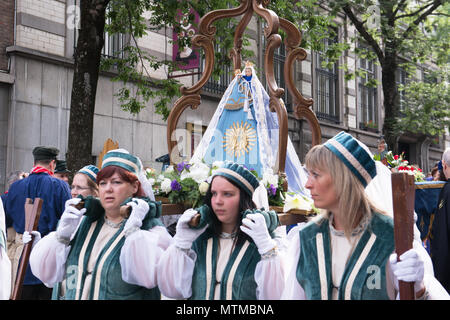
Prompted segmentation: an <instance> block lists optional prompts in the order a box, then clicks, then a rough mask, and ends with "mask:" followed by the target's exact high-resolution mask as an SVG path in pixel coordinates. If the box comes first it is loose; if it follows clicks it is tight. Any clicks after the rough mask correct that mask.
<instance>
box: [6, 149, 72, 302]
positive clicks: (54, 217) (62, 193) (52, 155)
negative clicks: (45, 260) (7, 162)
mask: <svg viewBox="0 0 450 320" xmlns="http://www.w3.org/2000/svg"><path fill="white" fill-rule="evenodd" d="M58 153H59V150H58V149H56V148H53V147H44V146H39V147H36V148H34V149H33V157H34V167H33V169H32V170H31V172H30V175H29V176H28V177H27V178H25V179H22V180H18V181H16V182H14V183H13V184H12V185H11V187H10V188H9V192H8V196H7V197H6V203H5V212H6V215H7V216H8V217H9V218H10V219H11V221H12V226H13V228H14V230H15V231H16V232H17V233H18V234H23V232H24V229H25V208H24V205H25V200H26V198H30V199H32V200H33V199H35V198H41V199H42V200H43V204H42V211H41V216H40V219H39V224H38V231H39V232H40V233H41V235H42V236H45V235H46V234H48V233H50V232H51V231H54V230H56V225H57V223H58V221H59V219H60V217H61V214H62V213H63V212H64V207H65V202H66V201H67V200H68V199H70V198H71V195H70V189H69V185H68V184H67V183H66V182H64V181H62V180H60V179H57V178H54V177H53V172H54V170H55V166H56V156H57V155H58ZM20 250H21V249H20ZM13 265H14V262H13ZM15 267H17V266H15ZM13 270H14V269H13ZM21 298H22V299H23V300H35V299H50V298H51V289H50V288H47V287H46V286H45V285H44V284H43V283H42V282H41V281H40V280H39V279H38V278H36V277H35V276H34V275H33V274H32V272H31V268H30V267H29V266H28V268H27V272H26V274H25V279H24V285H23V288H22V297H21Z"/></svg>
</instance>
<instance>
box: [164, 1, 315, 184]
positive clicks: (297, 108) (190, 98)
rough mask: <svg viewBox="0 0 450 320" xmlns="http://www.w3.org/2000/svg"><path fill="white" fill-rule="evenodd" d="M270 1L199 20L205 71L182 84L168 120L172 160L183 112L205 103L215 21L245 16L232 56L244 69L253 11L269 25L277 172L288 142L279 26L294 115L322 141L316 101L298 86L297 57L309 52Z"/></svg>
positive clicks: (267, 59)
mask: <svg viewBox="0 0 450 320" xmlns="http://www.w3.org/2000/svg"><path fill="white" fill-rule="evenodd" d="M269 2H270V0H241V1H240V5H239V6H238V7H237V8H230V9H220V10H214V11H211V12H208V13H207V14H206V15H204V16H203V17H202V18H201V20H200V23H199V28H198V32H197V34H196V35H195V36H194V37H193V39H192V44H193V45H194V46H196V47H201V48H203V50H204V52H205V70H204V72H203V74H202V77H201V78H200V79H199V81H198V82H197V83H196V84H195V85H193V86H192V87H190V88H187V87H181V94H182V96H181V97H180V98H179V99H178V100H177V101H176V102H175V105H174V107H173V108H172V110H171V112H170V114H169V117H168V120H167V144H168V148H169V155H170V158H171V161H172V162H175V159H174V158H175V157H176V156H178V154H179V153H178V152H174V151H177V150H178V149H175V148H177V146H176V141H175V140H172V133H173V132H174V130H175V128H176V126H177V123H178V120H179V118H180V115H181V114H182V113H183V111H184V110H185V109H186V108H187V107H191V108H192V109H197V107H198V106H199V105H200V103H201V96H200V91H201V89H202V87H203V86H204V85H205V84H206V82H207V81H208V79H209V78H210V76H211V73H212V71H213V66H214V45H213V42H214V36H215V34H216V27H215V26H214V25H213V23H214V22H215V21H217V20H221V19H224V18H232V17H237V16H241V15H243V16H242V18H241V20H240V22H239V24H238V26H237V28H236V30H235V33H234V47H233V48H232V49H231V52H230V57H231V58H232V60H233V65H234V69H233V70H236V69H241V62H242V61H241V50H242V35H243V34H244V31H245V28H246V27H247V25H248V23H249V22H250V20H251V18H252V16H253V14H256V15H258V16H260V17H262V18H263V19H264V20H265V21H266V24H267V27H266V28H265V29H264V36H265V38H266V40H267V42H266V43H267V45H266V48H265V49H266V50H265V56H264V68H263V70H264V72H265V77H266V81H267V87H268V94H269V97H270V108H271V110H272V112H276V113H277V117H278V123H279V128H280V129H279V145H278V159H277V166H278V167H277V168H274V172H278V173H279V174H281V175H282V176H284V169H285V161H286V150H287V141H288V117H287V111H286V107H285V105H284V103H282V102H281V97H282V95H283V94H284V89H283V88H279V87H278V85H277V82H276V81H275V78H274V66H273V58H274V51H275V49H277V48H278V47H279V46H280V45H281V41H282V39H281V36H280V35H279V34H278V30H279V28H281V29H283V30H284V31H285V32H286V37H285V40H284V43H285V46H286V50H287V55H286V60H285V64H284V77H285V83H286V84H287V87H288V89H289V92H290V93H291V95H292V96H293V105H294V114H295V116H296V117H297V118H298V119H300V118H304V119H306V120H307V122H308V123H309V126H310V127H311V132H312V145H316V144H319V143H320V142H321V130H320V126H319V122H318V121H317V118H316V115H315V114H314V112H313V111H312V110H311V106H312V104H313V100H312V99H305V98H304V97H303V96H302V94H301V93H300V92H299V91H298V90H297V88H296V87H295V85H294V80H293V79H294V77H293V72H294V62H295V61H296V60H298V61H303V60H305V59H306V51H305V50H304V49H302V48H300V47H299V46H300V43H301V38H302V37H301V33H300V31H299V30H298V29H297V27H296V26H295V25H294V24H293V23H291V22H290V21H288V20H286V19H283V18H280V17H278V16H277V15H276V14H275V12H273V11H272V10H269V9H267V6H268V4H269Z"/></svg>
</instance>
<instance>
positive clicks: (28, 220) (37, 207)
mask: <svg viewBox="0 0 450 320" xmlns="http://www.w3.org/2000/svg"><path fill="white" fill-rule="evenodd" d="M43 202H44V200H42V199H41V198H35V199H34V202H32V201H31V199H30V198H27V199H26V200H25V231H28V232H30V233H31V232H32V231H36V230H37V227H38V222H39V217H40V216H41V210H42V203H43ZM32 246H33V235H32V236H31V241H30V242H28V243H27V244H25V245H24V246H23V251H22V259H21V261H20V264H19V268H18V271H17V277H16V282H15V283H14V290H13V293H12V296H11V300H19V299H20V297H21V295H22V285H23V280H24V278H25V273H26V271H27V267H28V261H29V259H30V254H31V248H32Z"/></svg>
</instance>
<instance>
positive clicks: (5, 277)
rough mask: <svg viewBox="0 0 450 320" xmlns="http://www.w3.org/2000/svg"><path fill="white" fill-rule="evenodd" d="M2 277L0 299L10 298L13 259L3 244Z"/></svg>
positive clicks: (0, 261) (0, 251)
mask: <svg viewBox="0 0 450 320" xmlns="http://www.w3.org/2000/svg"><path fill="white" fill-rule="evenodd" d="M0 202H1V200H0ZM0 236H1V234H0ZM0 279H1V281H0V300H8V299H9V297H10V295H11V261H10V260H9V258H8V254H7V253H6V250H5V248H3V247H2V246H0Z"/></svg>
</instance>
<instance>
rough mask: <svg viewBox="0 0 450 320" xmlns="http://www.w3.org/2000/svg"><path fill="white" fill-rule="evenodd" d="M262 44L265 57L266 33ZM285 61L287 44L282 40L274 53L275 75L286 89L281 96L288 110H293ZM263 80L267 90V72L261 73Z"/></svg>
mask: <svg viewBox="0 0 450 320" xmlns="http://www.w3.org/2000/svg"><path fill="white" fill-rule="evenodd" d="M265 27H266V24H264V25H263V26H262V28H265ZM262 44H263V46H262V57H264V56H265V54H266V45H267V39H266V37H264V35H263V36H262ZM285 61H286V46H285V45H284V42H282V43H281V45H280V46H279V47H278V48H276V49H275V51H274V53H273V76H274V80H275V81H276V83H277V85H278V87H279V88H283V89H284V94H283V95H282V96H281V99H283V102H284V104H285V105H286V110H287V112H292V97H291V95H290V93H289V90H288V88H287V87H286V81H285V80H284V62H285ZM261 81H262V83H263V84H264V87H265V88H266V90H267V82H266V74H265V73H264V72H263V73H262V75H261ZM267 93H269V92H267Z"/></svg>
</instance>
